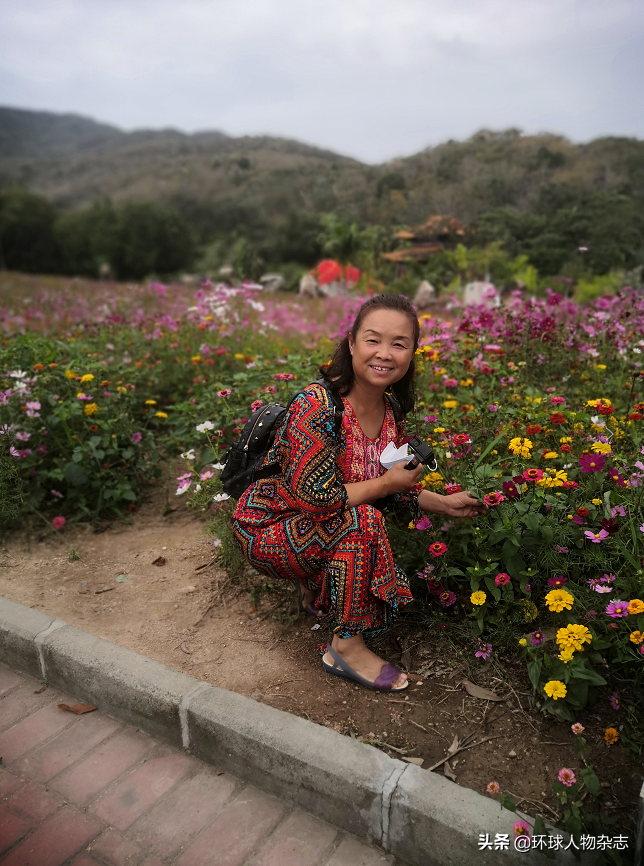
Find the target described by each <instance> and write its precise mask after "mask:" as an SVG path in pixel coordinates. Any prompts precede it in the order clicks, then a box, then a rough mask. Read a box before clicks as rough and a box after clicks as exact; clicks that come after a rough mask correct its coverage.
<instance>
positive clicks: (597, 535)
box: [584, 529, 608, 544]
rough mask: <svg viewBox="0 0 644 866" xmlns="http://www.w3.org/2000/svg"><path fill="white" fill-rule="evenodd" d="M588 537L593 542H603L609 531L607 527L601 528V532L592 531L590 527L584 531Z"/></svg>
mask: <svg viewBox="0 0 644 866" xmlns="http://www.w3.org/2000/svg"><path fill="white" fill-rule="evenodd" d="M584 535H585V536H586V538H588V539H589V540H590V541H592V543H593V544H601V542H602V541H603V540H604V539H605V538H608V532H606V530H605V529H600V530H599V532H590V531H589V530H588V529H587V530H586V531H585V532H584Z"/></svg>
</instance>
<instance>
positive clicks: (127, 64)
mask: <svg viewBox="0 0 644 866" xmlns="http://www.w3.org/2000/svg"><path fill="white" fill-rule="evenodd" d="M0 16H1V18H2V26H1V31H0V56H1V57H2V60H1V61H0V102H2V103H4V104H10V105H16V106H24V107H33V108H46V109H49V110H54V111H77V112H79V113H83V114H89V115H90V116H94V117H96V118H98V119H101V120H106V121H108V122H112V123H116V124H117V125H121V126H124V127H126V128H134V127H140V126H156V127H158V126H167V125H173V126H177V127H180V128H183V129H187V130H195V129H207V128H210V129H212V128H216V129H222V130H224V131H226V132H228V133H230V134H233V135H235V134H244V133H250V134H252V133H262V132H265V133H270V134H275V135H285V136H292V137H296V138H299V139H302V140H306V141H310V142H312V143H316V144H320V145H323V146H328V147H332V148H334V149H336V150H339V151H342V152H345V153H350V154H353V155H356V156H358V157H360V158H363V159H365V160H367V161H377V160H382V159H385V158H389V157H392V156H394V155H396V154H399V153H410V152H413V151H415V150H417V149H419V148H421V147H424V146H426V145H428V144H430V143H438V142H439V141H440V140H443V139H445V138H450V137H451V138H461V137H464V136H467V135H469V134H471V133H472V132H473V131H474V130H475V129H477V128H479V127H481V126H489V127H493V128H504V127H508V126H519V127H522V128H524V129H526V130H527V131H539V130H543V129H552V130H554V131H560V132H563V133H565V134H568V135H569V136H571V137H573V138H575V139H586V138H589V137H592V136H594V135H598V134H602V133H610V132H612V133H615V134H628V135H639V136H644V110H643V109H644V105H643V99H642V93H641V81H642V72H644V69H643V65H644V64H643V61H642V59H641V58H642V57H643V56H644V50H643V49H644V37H643V32H644V5H643V4H641V2H639V0H611V2H610V3H607V2H605V0H587V2H585V3H582V2H578V0H521V2H518V0H451V2H450V3H449V4H446V3H444V2H438V0H396V2H391V0H306V2H304V3H302V2H301V0H182V2H181V3H177V2H176V0H154V2H153V0H49V2H48V3H45V2H44V0H21V3H20V4H17V3H15V2H13V0H12V2H8V0H0Z"/></svg>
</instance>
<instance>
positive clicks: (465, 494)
mask: <svg viewBox="0 0 644 866" xmlns="http://www.w3.org/2000/svg"><path fill="white" fill-rule="evenodd" d="M442 500H443V503H442V504H443V505H444V507H445V511H444V513H445V514H448V515H449V516H450V517H477V516H478V515H479V514H483V513H484V512H485V511H487V505H486V504H485V503H484V502H481V501H480V500H478V499H477V498H476V497H475V496H472V494H471V493H469V491H467V490H463V491H462V492H461V493H452V494H450V495H449V496H443V497H442Z"/></svg>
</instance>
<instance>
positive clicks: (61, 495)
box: [49, 490, 64, 499]
mask: <svg viewBox="0 0 644 866" xmlns="http://www.w3.org/2000/svg"><path fill="white" fill-rule="evenodd" d="M49 492H50V493H51V495H52V496H55V497H56V499H64V496H63V494H62V493H60V492H59V491H58V490H50V491H49Z"/></svg>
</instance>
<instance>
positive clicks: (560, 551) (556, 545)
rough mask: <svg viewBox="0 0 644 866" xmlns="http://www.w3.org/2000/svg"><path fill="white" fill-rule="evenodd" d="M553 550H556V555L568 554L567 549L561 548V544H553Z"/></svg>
mask: <svg viewBox="0 0 644 866" xmlns="http://www.w3.org/2000/svg"><path fill="white" fill-rule="evenodd" d="M554 550H556V552H557V553H568V548H567V547H562V546H561V544H555V546H554Z"/></svg>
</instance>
